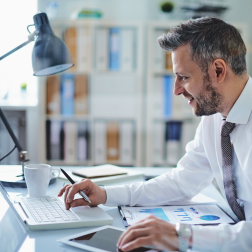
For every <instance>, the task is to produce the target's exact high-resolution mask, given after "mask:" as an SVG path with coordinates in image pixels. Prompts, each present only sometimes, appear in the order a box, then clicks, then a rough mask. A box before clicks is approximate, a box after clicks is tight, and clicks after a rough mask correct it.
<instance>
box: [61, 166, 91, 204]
mask: <svg viewBox="0 0 252 252" xmlns="http://www.w3.org/2000/svg"><path fill="white" fill-rule="evenodd" d="M60 170H61V171H62V172H63V174H64V175H65V176H66V178H67V179H68V180H69V182H71V184H75V182H74V181H73V179H72V178H71V177H70V176H69V175H68V174H67V173H66V172H65V171H64V170H63V169H62V168H60ZM79 194H80V195H81V196H82V197H83V199H84V200H85V201H87V202H88V203H91V201H90V199H89V198H88V196H87V195H86V194H85V193H84V192H83V191H79Z"/></svg>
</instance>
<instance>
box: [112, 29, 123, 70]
mask: <svg viewBox="0 0 252 252" xmlns="http://www.w3.org/2000/svg"><path fill="white" fill-rule="evenodd" d="M121 50H122V49H121V29H120V28H117V27H114V28H110V29H109V68H110V70H119V69H120V67H121V62H120V61H121Z"/></svg>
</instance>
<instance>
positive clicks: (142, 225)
mask: <svg viewBox="0 0 252 252" xmlns="http://www.w3.org/2000/svg"><path fill="white" fill-rule="evenodd" d="M145 226H146V225H145V223H144V220H141V221H139V222H137V223H135V224H134V225H132V226H130V227H129V228H128V229H127V230H126V231H125V232H123V233H122V235H121V236H120V238H119V240H118V243H117V246H118V247H120V245H121V243H122V240H123V239H124V238H125V236H127V235H128V233H129V232H131V230H134V229H144V228H145Z"/></svg>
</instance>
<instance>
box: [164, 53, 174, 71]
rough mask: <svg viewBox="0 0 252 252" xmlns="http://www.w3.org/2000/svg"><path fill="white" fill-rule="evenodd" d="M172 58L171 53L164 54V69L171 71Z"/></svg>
mask: <svg viewBox="0 0 252 252" xmlns="http://www.w3.org/2000/svg"><path fill="white" fill-rule="evenodd" d="M172 68H173V67H172V57H171V52H166V55H165V69H166V70H169V71H172Z"/></svg>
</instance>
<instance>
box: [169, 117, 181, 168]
mask: <svg viewBox="0 0 252 252" xmlns="http://www.w3.org/2000/svg"><path fill="white" fill-rule="evenodd" d="M181 128H182V122H180V121H170V122H166V124H165V142H166V161H167V163H168V164H171V165H176V164H177V162H178V161H179V158H180V152H181V151H180V140H181Z"/></svg>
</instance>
